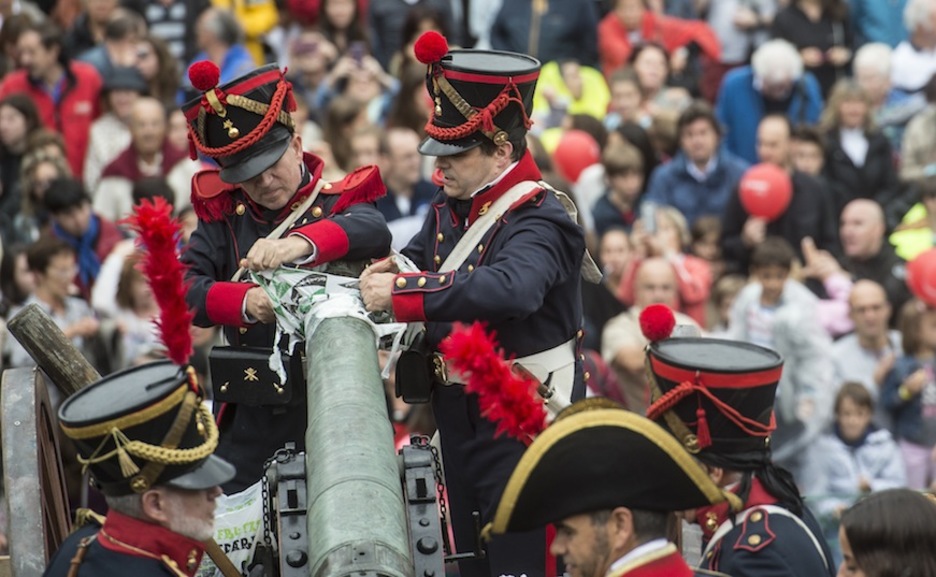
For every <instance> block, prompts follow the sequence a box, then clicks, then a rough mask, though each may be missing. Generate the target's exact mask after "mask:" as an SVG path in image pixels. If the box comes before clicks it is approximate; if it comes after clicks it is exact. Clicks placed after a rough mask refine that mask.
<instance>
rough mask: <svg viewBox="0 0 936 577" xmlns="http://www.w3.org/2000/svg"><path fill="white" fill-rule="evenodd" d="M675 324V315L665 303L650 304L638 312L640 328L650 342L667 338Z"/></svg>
mask: <svg viewBox="0 0 936 577" xmlns="http://www.w3.org/2000/svg"><path fill="white" fill-rule="evenodd" d="M675 326H676V316H675V315H674V314H673V311H672V309H670V308H669V307H668V306H666V305H661V304H655V305H650V306H648V307H647V308H645V309H644V310H643V311H641V312H640V330H641V332H643V335H644V336H645V337H647V340H648V341H650V342H651V343H655V342H657V341H662V340H663V339H668V338H669V336H670V334H672V332H673V328H674V327H675Z"/></svg>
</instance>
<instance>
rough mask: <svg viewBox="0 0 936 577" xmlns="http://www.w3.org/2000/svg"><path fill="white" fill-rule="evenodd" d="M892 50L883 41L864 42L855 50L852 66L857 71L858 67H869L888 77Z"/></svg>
mask: <svg viewBox="0 0 936 577" xmlns="http://www.w3.org/2000/svg"><path fill="white" fill-rule="evenodd" d="M893 52H894V51H893V50H892V49H891V47H890V46H888V45H887V44H884V43H883V42H871V43H870V44H865V45H864V46H862V47H861V48H859V49H858V52H855V59H854V60H853V61H852V68H853V69H854V70H855V71H856V72H857V70H858V69H859V68H870V69H871V70H873V71H874V72H876V73H878V74H880V75H881V76H884V77H887V78H890V75H891V54H893Z"/></svg>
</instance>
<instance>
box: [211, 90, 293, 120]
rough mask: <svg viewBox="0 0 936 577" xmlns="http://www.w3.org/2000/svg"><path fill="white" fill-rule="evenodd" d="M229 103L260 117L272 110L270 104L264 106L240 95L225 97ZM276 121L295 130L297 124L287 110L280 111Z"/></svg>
mask: <svg viewBox="0 0 936 577" xmlns="http://www.w3.org/2000/svg"><path fill="white" fill-rule="evenodd" d="M225 100H227V103H228V104H229V105H231V106H237V107H238V108H243V109H244V110H247V111H249V112H253V113H254V114H257V115H259V116H266V113H267V111H268V110H269V109H270V105H269V104H264V103H263V102H258V101H256V100H253V99H251V98H247V97H246V96H241V95H240V94H228V95H227V96H226V97H225ZM276 120H277V121H279V122H280V124H285V125H286V126H287V127H289V128H295V127H296V123H295V122H294V121H293V118H292V116H290V114H289V113H288V112H286V111H285V110H280V112H279V114H278V115H277V116H276Z"/></svg>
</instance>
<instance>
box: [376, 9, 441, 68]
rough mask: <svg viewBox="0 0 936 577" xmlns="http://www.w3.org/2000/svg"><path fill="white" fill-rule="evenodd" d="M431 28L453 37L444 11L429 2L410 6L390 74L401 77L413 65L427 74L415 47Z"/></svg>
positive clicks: (391, 61)
mask: <svg viewBox="0 0 936 577" xmlns="http://www.w3.org/2000/svg"><path fill="white" fill-rule="evenodd" d="M430 30H435V31H436V32H438V33H439V34H441V35H442V36H445V37H446V38H450V37H451V33H450V32H449V30H448V26H447V23H446V21H445V15H444V14H442V12H440V11H439V10H437V9H435V8H433V7H432V6H431V5H429V4H416V5H415V6H413V7H412V8H410V10H409V12H408V13H407V14H406V20H404V21H403V28H402V29H401V34H400V36H401V40H402V41H401V42H400V50H399V51H398V52H397V53H395V54H394V55H393V57H392V58H391V59H390V65H389V66H388V67H387V69H388V72H390V74H392V75H393V76H395V77H397V78H401V77H402V76H403V73H404V71H405V70H406V69H407V68H408V67H409V66H412V65H415V66H416V67H417V68H419V69H421V70H422V71H423V74H425V72H426V65H425V64H422V63H421V62H419V61H418V60H416V53H415V52H414V50H413V47H414V46H415V45H416V39H417V38H419V37H420V36H421V35H422V34H423V33H424V32H428V31H430Z"/></svg>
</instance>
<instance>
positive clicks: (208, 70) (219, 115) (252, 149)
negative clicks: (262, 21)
mask: <svg viewBox="0 0 936 577" xmlns="http://www.w3.org/2000/svg"><path fill="white" fill-rule="evenodd" d="M188 74H189V79H190V80H191V82H192V86H193V87H195V88H196V89H197V90H200V91H201V92H202V95H201V96H199V97H197V98H193V99H192V100H190V101H188V102H187V103H185V104H184V105H183V106H182V111H183V112H184V113H185V118H186V120H187V121H188V137H189V143H190V152H191V155H192V158H193V159H195V158H196V156H197V154H198V153H201V154H203V155H205V156H208V157H210V158H213V159H214V160H215V161H216V162H217V163H218V164H219V165H220V166H221V172H220V176H221V180H223V181H224V182H227V183H230V184H239V183H241V182H244V181H246V180H250V179H251V178H253V177H255V176H257V175H258V174H260V173H262V172H263V171H264V170H266V169H268V168H270V167H271V166H273V165H274V164H276V162H277V161H279V159H280V158H281V157H282V156H283V153H284V152H286V149H287V148H288V147H289V143H290V141H291V140H292V136H293V133H294V132H295V123H294V122H293V119H292V117H291V116H290V115H289V113H290V112H293V111H294V110H295V109H296V101H295V100H294V99H293V98H294V97H293V93H292V84H291V83H290V82H289V81H288V80H286V78H285V77H284V76H283V73H282V71H280V69H279V67H278V66H277V65H276V64H268V65H266V66H262V67H260V68H258V69H256V70H254V71H253V72H250V73H249V74H245V75H244V76H241V77H240V78H237V79H235V80H232V81H230V82H228V83H226V84H224V85H221V86H218V81H219V79H220V71H219V70H218V67H217V65H215V64H214V63H212V62H209V61H207V60H201V61H199V62H196V63H194V64H192V65H191V66H190V67H189V72H188Z"/></svg>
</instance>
